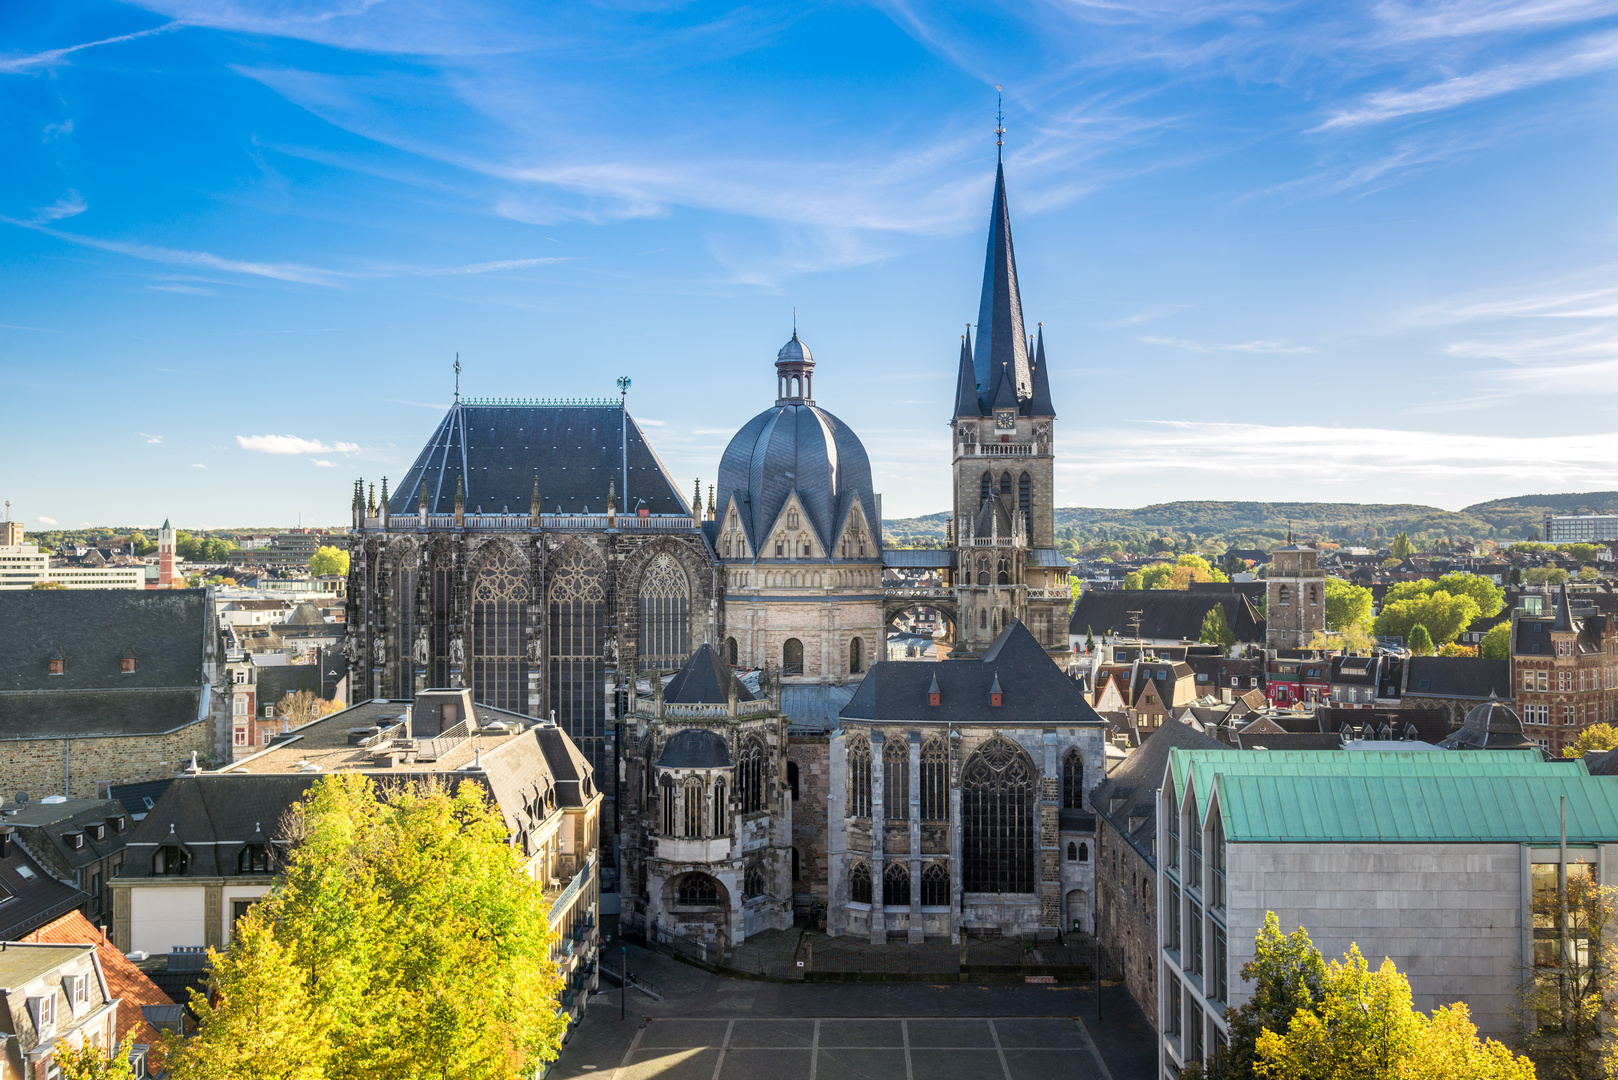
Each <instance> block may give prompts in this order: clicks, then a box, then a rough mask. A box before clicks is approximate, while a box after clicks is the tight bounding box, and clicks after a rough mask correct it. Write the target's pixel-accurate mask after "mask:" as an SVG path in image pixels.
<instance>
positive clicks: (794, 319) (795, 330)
mask: <svg viewBox="0 0 1618 1080" xmlns="http://www.w3.org/2000/svg"><path fill="white" fill-rule="evenodd" d="M792 336H793V337H797V336H798V308H797V305H796V304H794V305H793V307H792ZM6 505H7V506H10V505H11V504H10V503H6Z"/></svg>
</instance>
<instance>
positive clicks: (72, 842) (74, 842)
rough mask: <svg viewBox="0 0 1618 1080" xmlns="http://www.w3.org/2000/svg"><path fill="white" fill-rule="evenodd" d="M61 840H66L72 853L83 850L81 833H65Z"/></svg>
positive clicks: (82, 835)
mask: <svg viewBox="0 0 1618 1080" xmlns="http://www.w3.org/2000/svg"><path fill="white" fill-rule="evenodd" d="M62 839H63V840H66V841H67V842H68V845H69V846H70V847H72V848H73V850H74V851H83V850H84V834H83V833H81V832H74V833H65V834H63V836H62Z"/></svg>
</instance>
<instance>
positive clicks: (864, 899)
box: [848, 861, 871, 904]
mask: <svg viewBox="0 0 1618 1080" xmlns="http://www.w3.org/2000/svg"><path fill="white" fill-rule="evenodd" d="M848 898H849V899H850V900H852V901H854V903H856V904H869V903H870V902H871V867H870V865H869V864H868V863H865V862H863V861H862V862H857V863H855V864H854V868H853V869H852V870H850V871H849V872H848Z"/></svg>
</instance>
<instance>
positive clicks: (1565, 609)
mask: <svg viewBox="0 0 1618 1080" xmlns="http://www.w3.org/2000/svg"><path fill="white" fill-rule="evenodd" d="M1578 628H1579V625H1578V624H1577V623H1575V622H1574V621H1573V604H1572V602H1571V601H1569V600H1568V598H1567V582H1565V581H1564V582H1562V591H1561V592H1560V593H1558V594H1557V597H1556V621H1555V622H1554V623H1552V624H1551V629H1552V630H1553V631H1555V630H1568V631H1573V630H1577V629H1578Z"/></svg>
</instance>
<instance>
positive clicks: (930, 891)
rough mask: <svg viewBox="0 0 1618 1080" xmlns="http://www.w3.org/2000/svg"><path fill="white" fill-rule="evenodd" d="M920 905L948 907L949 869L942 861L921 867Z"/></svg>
mask: <svg viewBox="0 0 1618 1080" xmlns="http://www.w3.org/2000/svg"><path fill="white" fill-rule="evenodd" d="M921 906H922V907H949V871H948V870H947V869H945V867H944V864H943V863H928V864H927V865H926V866H925V867H923V868H922V871H921Z"/></svg>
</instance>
